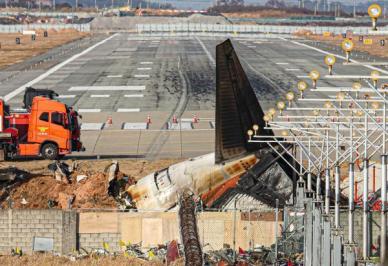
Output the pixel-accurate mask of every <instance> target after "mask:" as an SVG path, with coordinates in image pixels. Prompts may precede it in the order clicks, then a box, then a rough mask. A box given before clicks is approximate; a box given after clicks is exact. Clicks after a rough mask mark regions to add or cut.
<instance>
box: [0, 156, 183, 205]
mask: <svg viewBox="0 0 388 266" xmlns="http://www.w3.org/2000/svg"><path fill="white" fill-rule="evenodd" d="M174 162H176V160H161V161H156V162H150V161H136V160H119V161H118V163H119V171H118V173H117V174H116V180H117V182H118V184H119V185H120V188H121V191H125V190H126V188H127V187H128V186H130V185H131V184H133V183H134V182H135V180H138V179H139V178H141V177H143V176H145V175H147V174H149V173H151V172H154V171H156V170H160V169H163V168H165V167H167V166H169V165H170V164H172V163H174ZM50 163H51V162H49V161H43V160H41V161H29V162H27V161H26V162H15V163H2V164H1V165H0V167H7V165H8V166H9V167H11V166H12V167H18V168H20V169H23V170H24V171H28V172H29V173H30V174H31V176H30V177H29V178H24V179H21V180H19V181H18V180H16V181H15V182H16V183H15V184H13V185H12V186H10V188H9V189H8V190H7V191H4V190H3V192H1V191H0V208H8V205H9V202H12V207H13V208H18V209H31V208H32V209H47V208H62V209H67V208H68V207H69V206H71V208H73V209H117V208H119V202H118V201H117V198H116V199H115V197H113V196H112V195H110V194H109V193H108V188H109V185H110V182H109V171H108V168H109V166H110V165H111V164H112V161H109V160H101V161H80V162H77V167H76V170H75V171H74V172H73V173H72V174H71V175H70V176H69V178H68V181H67V180H62V181H58V180H56V179H55V178H54V176H53V173H52V172H51V171H50V170H48V167H47V166H48V165H49V164H50ZM66 163H67V164H68V165H72V164H73V162H71V161H67V162H66ZM77 178H78V180H80V179H82V180H80V181H78V182H77ZM0 187H1V184H0ZM2 193H3V194H4V193H6V197H2V195H1V194H2ZM4 195H5V194H4Z"/></svg>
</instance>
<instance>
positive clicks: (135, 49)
mask: <svg viewBox="0 0 388 266" xmlns="http://www.w3.org/2000/svg"><path fill="white" fill-rule="evenodd" d="M136 51H137V48H126V47H120V48H117V49H116V52H136Z"/></svg>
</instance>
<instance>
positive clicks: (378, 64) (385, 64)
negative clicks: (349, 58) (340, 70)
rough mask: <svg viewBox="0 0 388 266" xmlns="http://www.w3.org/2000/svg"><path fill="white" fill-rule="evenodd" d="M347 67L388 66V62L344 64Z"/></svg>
mask: <svg viewBox="0 0 388 266" xmlns="http://www.w3.org/2000/svg"><path fill="white" fill-rule="evenodd" d="M343 65H345V66H357V65H370V66H388V62H358V63H355V62H349V63H348V62H343Z"/></svg>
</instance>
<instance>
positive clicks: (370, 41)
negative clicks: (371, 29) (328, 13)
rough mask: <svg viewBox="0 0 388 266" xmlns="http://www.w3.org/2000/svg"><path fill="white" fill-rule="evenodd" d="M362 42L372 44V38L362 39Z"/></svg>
mask: <svg viewBox="0 0 388 266" xmlns="http://www.w3.org/2000/svg"><path fill="white" fill-rule="evenodd" d="M364 44H365V45H372V44H373V40H372V39H364Z"/></svg>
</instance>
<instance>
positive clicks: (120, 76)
mask: <svg viewBox="0 0 388 266" xmlns="http://www.w3.org/2000/svg"><path fill="white" fill-rule="evenodd" d="M106 77H107V78H122V77H123V75H108V76H106Z"/></svg>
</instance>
